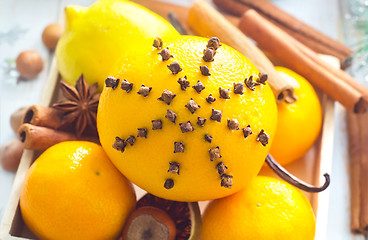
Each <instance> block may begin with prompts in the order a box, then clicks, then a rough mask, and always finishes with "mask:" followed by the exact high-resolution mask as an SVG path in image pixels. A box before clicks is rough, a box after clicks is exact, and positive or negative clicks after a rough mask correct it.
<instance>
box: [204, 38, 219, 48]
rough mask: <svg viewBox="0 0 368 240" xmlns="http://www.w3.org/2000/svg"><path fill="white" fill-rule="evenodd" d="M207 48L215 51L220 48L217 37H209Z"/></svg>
mask: <svg viewBox="0 0 368 240" xmlns="http://www.w3.org/2000/svg"><path fill="white" fill-rule="evenodd" d="M206 47H207V48H213V49H215V50H217V49H218V48H219V47H221V44H220V39H219V38H218V37H211V38H210V39H209V40H208V42H207V46H206Z"/></svg>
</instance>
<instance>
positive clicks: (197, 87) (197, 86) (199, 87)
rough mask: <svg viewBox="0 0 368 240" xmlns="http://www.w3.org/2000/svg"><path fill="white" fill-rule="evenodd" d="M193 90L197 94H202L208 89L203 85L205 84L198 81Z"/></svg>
mask: <svg viewBox="0 0 368 240" xmlns="http://www.w3.org/2000/svg"><path fill="white" fill-rule="evenodd" d="M192 88H194V89H195V90H196V92H197V93H201V92H202V90H203V89H205V88H206V87H205V86H204V85H203V83H202V82H201V81H200V80H198V82H197V83H196V85H194V86H192Z"/></svg>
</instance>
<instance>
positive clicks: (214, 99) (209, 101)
mask: <svg viewBox="0 0 368 240" xmlns="http://www.w3.org/2000/svg"><path fill="white" fill-rule="evenodd" d="M206 101H207V102H208V103H209V104H211V103H213V102H214V101H216V98H215V97H213V96H212V93H211V94H210V95H209V96H208V97H207V98H206Z"/></svg>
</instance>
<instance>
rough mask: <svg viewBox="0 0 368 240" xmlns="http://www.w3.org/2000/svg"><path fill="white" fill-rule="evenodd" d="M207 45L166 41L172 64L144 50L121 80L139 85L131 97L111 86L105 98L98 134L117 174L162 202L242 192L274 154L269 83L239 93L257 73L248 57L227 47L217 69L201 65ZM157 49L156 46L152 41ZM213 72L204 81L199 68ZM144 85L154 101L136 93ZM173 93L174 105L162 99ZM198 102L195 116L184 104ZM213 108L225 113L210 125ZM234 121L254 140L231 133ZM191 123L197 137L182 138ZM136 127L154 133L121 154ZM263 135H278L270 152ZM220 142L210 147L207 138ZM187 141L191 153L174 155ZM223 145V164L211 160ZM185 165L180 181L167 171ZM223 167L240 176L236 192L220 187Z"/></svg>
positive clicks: (121, 69)
mask: <svg viewBox="0 0 368 240" xmlns="http://www.w3.org/2000/svg"><path fill="white" fill-rule="evenodd" d="M207 41H208V39H205V38H200V37H193V36H181V37H178V38H177V39H175V40H173V41H167V42H165V41H164V47H169V50H170V51H171V53H172V55H173V56H174V57H173V58H170V59H169V60H167V61H162V60H161V57H160V55H158V53H159V52H160V50H157V49H155V48H154V47H152V44H150V45H144V46H142V47H141V48H140V49H139V50H137V53H136V54H135V56H131V57H129V58H125V59H122V61H121V62H120V63H119V65H118V69H117V70H116V73H115V74H114V73H112V75H113V76H115V77H116V78H119V79H121V81H122V80H123V79H126V80H127V81H128V82H131V83H133V90H132V91H131V92H129V93H127V92H126V91H124V90H122V89H121V88H120V87H118V88H116V89H115V90H113V89H112V88H111V87H105V88H104V90H103V92H102V94H101V98H100V104H99V109H98V114H97V127H98V132H99V136H100V140H101V144H102V146H103V148H104V149H105V151H106V153H107V154H108V156H109V157H110V159H111V160H112V162H113V163H114V164H115V165H116V166H117V168H118V169H119V170H120V171H121V172H122V173H123V174H124V176H126V177H127V178H128V179H129V180H131V181H132V182H133V183H135V184H137V185H138V186H139V187H141V188H143V189H144V190H146V191H148V192H150V193H152V194H153V195H156V196H159V197H161V198H166V199H170V200H176V201H198V200H208V199H215V198H220V197H224V196H228V195H230V194H233V193H235V192H237V191H239V190H240V189H243V188H245V187H246V186H247V184H248V183H249V182H250V181H251V179H252V178H254V177H255V176H256V175H257V173H258V171H259V170H260V168H261V166H262V165H263V162H264V159H265V157H266V155H267V153H268V151H269V147H270V145H271V142H272V139H273V136H274V131H275V128H276V118H277V111H276V104H275V99H274V96H273V93H272V91H271V88H270V87H269V85H268V84H266V85H260V86H256V89H255V91H251V90H249V89H248V88H246V87H245V90H244V94H243V95H240V94H234V93H233V89H234V87H233V83H234V82H244V79H245V78H247V77H249V76H250V75H251V74H254V75H258V70H257V69H256V68H255V67H254V66H253V64H252V63H251V62H250V61H249V60H248V59H246V58H245V57H244V56H243V55H241V54H240V53H238V52H237V51H235V50H234V49H232V48H230V47H229V46H226V45H225V44H222V46H221V47H220V48H219V49H218V50H217V53H216V55H215V58H214V61H213V62H205V61H204V60H203V59H202V56H203V50H204V49H205V48H206V45H207ZM152 42H153V39H152ZM174 61H177V62H179V63H180V66H181V68H182V69H183V71H181V72H180V73H178V74H176V75H174V74H172V73H171V71H170V70H169V69H168V68H167V65H169V64H171V63H172V62H174ZM203 65H206V66H208V67H209V70H210V73H211V75H210V76H203V75H202V74H201V72H200V68H199V67H200V66H203ZM184 76H187V79H188V81H189V82H190V87H188V88H187V90H186V91H183V90H181V88H180V85H179V83H178V82H177V81H178V79H179V77H184ZM198 80H200V81H201V82H202V83H203V85H204V86H205V89H204V90H203V91H202V92H201V93H197V92H196V91H195V90H194V89H193V88H192V86H193V85H195V84H196V83H197V81H198ZM142 84H144V85H145V86H147V87H152V90H151V92H150V93H149V95H148V96H147V97H143V96H141V95H139V94H137V92H138V89H139V88H140V87H141V86H142ZM219 87H222V88H225V89H230V99H224V98H220V97H219ZM165 89H168V90H170V91H172V92H173V94H176V96H175V98H174V99H173V100H172V102H171V103H170V105H168V104H166V103H165V102H162V101H159V100H157V99H158V98H159V97H160V96H161V94H162V92H163V91H164V90H165ZM209 94H212V95H213V96H214V97H215V98H217V100H216V101H215V102H213V103H212V104H210V103H208V102H207V101H206V98H207V97H208V96H209ZM191 98H193V100H194V101H195V102H196V103H197V104H199V105H200V106H201V107H200V108H198V109H197V110H196V111H195V113H193V114H192V113H191V112H190V111H189V110H188V109H187V108H186V107H185V105H186V104H187V103H188V101H189V100H190V99H191ZM167 109H170V110H172V111H174V112H175V113H176V114H177V119H176V123H175V124H174V123H172V122H171V121H170V120H168V119H167V118H166V117H165V115H166V113H167ZM212 109H216V110H220V111H222V120H221V122H217V121H213V120H210V117H211V114H212ZM198 117H202V118H206V119H207V121H206V123H205V125H204V127H201V126H199V125H197V118H198ZM157 119H159V120H161V121H162V129H160V130H152V122H151V121H152V120H157ZM228 119H237V120H238V121H239V124H240V129H241V128H245V127H246V126H247V125H248V124H249V125H250V126H251V129H252V131H253V132H254V134H252V135H250V136H249V137H247V138H244V134H243V132H242V131H241V130H240V129H239V130H229V128H228V127H227V120H228ZM187 121H190V122H191V123H192V125H193V127H194V131H192V132H186V133H182V132H181V130H180V126H179V124H180V123H186V122H187ZM137 128H147V130H148V134H147V138H136V142H135V143H134V145H133V146H130V145H128V146H127V147H126V149H125V151H124V152H123V153H122V152H120V151H117V150H116V149H114V148H113V147H112V145H113V143H114V141H115V137H117V136H118V137H120V138H122V139H126V138H127V137H128V136H130V135H133V136H135V137H137ZM261 129H264V130H265V131H266V133H267V134H269V135H270V136H271V138H270V142H269V144H267V145H266V146H263V145H262V144H261V143H260V142H258V141H256V139H257V135H258V133H259V132H260V131H261ZM205 134H208V135H211V136H213V140H212V142H211V143H209V142H207V141H205V139H204V135H205ZM181 141H183V142H184V145H185V152H184V153H174V142H181ZM217 146H219V148H220V154H221V156H222V157H221V158H218V159H216V160H214V161H210V157H209V149H211V148H215V147H217ZM171 161H176V162H178V163H179V164H180V174H173V173H171V172H168V169H169V162H171ZM220 161H223V162H224V164H225V165H226V166H227V170H226V172H225V174H228V175H232V176H233V185H232V187H231V188H225V187H222V186H221V176H220V175H219V173H218V171H217V170H216V165H217V164H218V163H219V162H220ZM166 179H172V180H173V181H174V187H173V188H171V189H166V188H164V183H165V181H166Z"/></svg>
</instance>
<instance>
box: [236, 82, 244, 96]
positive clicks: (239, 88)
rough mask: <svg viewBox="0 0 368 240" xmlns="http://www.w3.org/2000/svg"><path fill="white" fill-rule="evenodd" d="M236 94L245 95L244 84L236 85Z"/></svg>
mask: <svg viewBox="0 0 368 240" xmlns="http://www.w3.org/2000/svg"><path fill="white" fill-rule="evenodd" d="M234 93H235V94H240V95H243V94H244V84H243V83H234Z"/></svg>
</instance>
